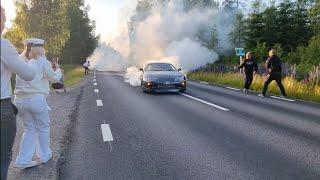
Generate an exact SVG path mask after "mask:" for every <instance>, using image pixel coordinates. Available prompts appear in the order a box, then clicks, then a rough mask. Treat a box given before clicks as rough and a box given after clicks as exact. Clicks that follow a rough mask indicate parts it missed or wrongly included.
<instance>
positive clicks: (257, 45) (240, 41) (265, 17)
mask: <svg viewBox="0 0 320 180" xmlns="http://www.w3.org/2000/svg"><path fill="white" fill-rule="evenodd" d="M261 9H263V10H261ZM229 36H230V40H231V42H232V43H233V45H234V46H235V47H245V49H246V50H247V51H248V50H250V51H252V52H253V53H254V55H255V58H256V59H257V60H258V61H259V62H264V61H265V60H266V58H267V51H268V49H269V48H274V49H276V50H277V52H278V55H279V56H280V57H281V58H282V60H283V61H284V62H288V63H290V64H296V65H297V70H298V71H300V72H304V73H305V74H307V73H308V72H309V71H311V70H312V69H313V68H314V66H317V65H320V0H316V1H313V0H282V1H281V2H280V3H278V4H276V3H273V4H271V5H270V6H269V7H266V8H263V7H262V1H261V0H256V1H254V2H253V3H252V12H251V13H248V14H246V12H243V11H239V12H238V13H237V15H236V20H235V22H234V27H233V31H232V32H231V33H230V34H229ZM222 59H223V60H222V61H230V59H232V62H234V63H235V62H238V61H239V58H238V57H235V56H231V57H230V56H226V57H224V58H222Z"/></svg>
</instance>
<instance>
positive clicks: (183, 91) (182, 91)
mask: <svg viewBox="0 0 320 180" xmlns="http://www.w3.org/2000/svg"><path fill="white" fill-rule="evenodd" d="M186 90H187V89H180V91H179V92H180V93H185V92H186Z"/></svg>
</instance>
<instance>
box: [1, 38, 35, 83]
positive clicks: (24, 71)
mask: <svg viewBox="0 0 320 180" xmlns="http://www.w3.org/2000/svg"><path fill="white" fill-rule="evenodd" d="M1 61H2V62H3V63H4V65H5V67H6V68H8V70H10V71H11V72H13V73H15V74H17V75H18V76H19V77H20V78H21V79H23V80H25V81H31V80H33V78H34V76H35V71H34V69H33V68H32V67H31V66H29V65H28V63H26V62H24V61H23V60H22V59H21V57H20V56H19V54H18V52H17V50H16V48H15V47H14V46H13V45H12V44H11V43H10V42H9V41H8V40H6V39H1Z"/></svg>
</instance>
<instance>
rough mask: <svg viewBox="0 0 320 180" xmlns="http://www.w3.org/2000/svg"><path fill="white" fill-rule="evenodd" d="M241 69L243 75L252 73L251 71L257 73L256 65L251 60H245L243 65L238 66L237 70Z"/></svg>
mask: <svg viewBox="0 0 320 180" xmlns="http://www.w3.org/2000/svg"><path fill="white" fill-rule="evenodd" d="M243 67H244V71H245V73H253V71H258V64H257V62H256V61H255V60H254V59H253V58H251V59H245V60H244V61H243V63H242V64H241V65H240V66H239V68H243Z"/></svg>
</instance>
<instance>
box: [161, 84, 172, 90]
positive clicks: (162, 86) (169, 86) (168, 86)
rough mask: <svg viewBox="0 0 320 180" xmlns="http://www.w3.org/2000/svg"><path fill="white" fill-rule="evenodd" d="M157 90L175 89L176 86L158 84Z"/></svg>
mask: <svg viewBox="0 0 320 180" xmlns="http://www.w3.org/2000/svg"><path fill="white" fill-rule="evenodd" d="M158 88H159V89H170V88H176V85H174V84H159V85H158Z"/></svg>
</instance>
